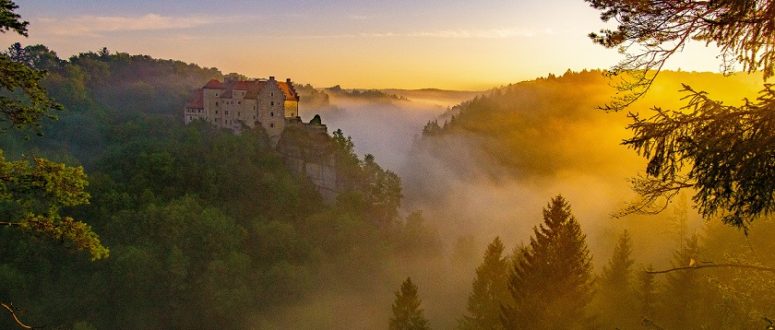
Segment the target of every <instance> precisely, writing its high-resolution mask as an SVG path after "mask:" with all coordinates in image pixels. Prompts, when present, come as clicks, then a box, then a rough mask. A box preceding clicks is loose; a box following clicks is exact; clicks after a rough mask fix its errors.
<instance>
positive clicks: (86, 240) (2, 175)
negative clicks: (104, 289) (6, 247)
mask: <svg viewBox="0 0 775 330" xmlns="http://www.w3.org/2000/svg"><path fill="white" fill-rule="evenodd" d="M16 8H17V6H16V5H15V4H14V3H13V2H12V1H2V2H0V31H2V32H5V31H8V30H14V31H16V32H17V33H19V34H22V35H25V36H26V34H27V22H22V21H20V19H21V18H20V16H19V15H18V14H16V13H14V12H13V10H15V9H16ZM17 55H18V54H17ZM44 74H45V72H44V71H40V70H37V69H35V68H34V67H32V66H30V64H29V63H26V62H17V61H14V60H13V59H12V58H11V57H9V56H8V55H6V54H0V85H2V88H3V89H4V90H5V92H7V93H4V94H5V95H6V96H2V95H0V111H1V112H2V113H3V114H4V116H5V118H6V119H5V121H7V122H9V123H10V124H12V125H13V126H15V127H17V128H22V127H25V126H29V125H36V124H38V122H39V121H40V119H41V117H43V116H45V115H47V114H48V112H49V111H50V110H52V109H61V108H62V106H61V105H59V104H57V103H55V102H54V101H53V100H52V99H50V98H49V97H48V95H47V94H46V91H45V89H44V88H43V87H41V85H40V79H42V78H43V76H44ZM17 90H21V94H19V93H17ZM7 95H10V96H7ZM32 162H33V165H30V163H29V162H28V161H25V160H22V161H8V160H6V159H5V156H4V154H3V152H2V151H0V206H1V207H0V213H2V214H3V215H4V217H6V219H7V220H5V221H2V222H0V225H4V226H7V227H16V228H20V229H22V230H24V231H28V232H31V233H33V234H35V235H40V236H44V237H49V238H52V239H54V240H57V241H63V242H68V243H69V244H72V245H73V246H74V247H75V248H76V249H78V250H85V251H87V252H89V253H90V254H91V256H92V259H101V258H104V257H107V256H108V249H107V248H105V247H104V246H102V244H101V243H100V241H99V238H98V237H97V234H95V233H94V232H93V231H92V230H91V227H89V225H87V224H85V223H83V222H80V221H76V220H75V219H73V218H72V217H69V216H64V217H63V216H62V215H60V211H61V209H62V207H72V206H77V205H82V204H86V203H88V202H89V194H88V193H86V192H85V191H84V190H85V186H86V175H85V174H84V171H83V168H81V167H69V166H66V165H64V164H60V163H56V162H52V161H49V160H47V159H44V158H40V157H33V158H32Z"/></svg>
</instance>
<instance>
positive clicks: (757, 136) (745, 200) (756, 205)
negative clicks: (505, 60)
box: [586, 0, 775, 229]
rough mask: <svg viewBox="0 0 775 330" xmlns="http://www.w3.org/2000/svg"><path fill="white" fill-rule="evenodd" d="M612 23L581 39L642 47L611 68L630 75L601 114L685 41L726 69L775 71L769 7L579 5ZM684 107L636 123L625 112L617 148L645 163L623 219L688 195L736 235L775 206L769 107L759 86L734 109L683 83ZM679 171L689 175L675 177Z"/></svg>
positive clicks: (620, 104) (619, 104) (647, 83)
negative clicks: (719, 59)
mask: <svg viewBox="0 0 775 330" xmlns="http://www.w3.org/2000/svg"><path fill="white" fill-rule="evenodd" d="M586 1H587V2H588V3H590V5H592V6H593V7H594V8H595V9H598V10H600V11H602V14H601V19H602V20H603V21H608V20H611V19H614V20H616V21H617V22H618V24H619V25H618V28H617V29H616V30H603V31H601V34H595V33H592V34H590V37H591V38H592V39H593V41H594V42H596V43H598V44H601V45H603V46H605V47H622V52H626V51H627V50H628V49H629V48H631V47H633V46H640V47H642V51H639V52H636V53H635V54H631V53H627V56H626V58H625V59H624V60H623V61H622V62H621V63H619V64H618V65H617V66H615V67H614V68H613V69H612V73H613V74H620V73H624V74H625V75H629V77H625V78H624V79H623V83H622V84H621V85H619V87H618V88H619V91H620V92H624V95H620V96H619V97H618V98H615V99H614V102H613V103H612V104H610V105H607V106H605V107H604V109H606V110H615V111H618V110H622V109H624V108H626V107H628V106H629V105H631V104H632V103H633V102H635V101H636V100H638V99H639V98H641V97H642V96H643V95H645V93H646V92H647V91H648V90H649V88H650V87H651V85H652V83H653V82H654V79H656V76H657V75H658V74H659V72H660V71H661V69H662V67H663V65H664V64H665V62H666V61H667V60H668V59H669V58H670V56H672V55H673V54H675V53H676V52H678V51H680V50H681V49H683V47H684V45H685V44H686V42H687V41H689V40H690V39H695V40H699V41H704V42H705V43H706V44H711V43H715V44H716V45H717V46H718V47H719V48H720V50H721V55H722V56H723V58H724V62H723V64H724V67H725V71H726V72H729V71H731V68H732V66H733V65H734V64H735V63H740V64H742V65H743V70H744V71H746V72H748V73H752V72H757V71H761V72H762V75H763V78H764V80H765V81H766V80H767V79H768V78H770V77H772V76H773V74H775V38H773V36H775V25H773V24H772V22H773V21H775V1H771V0H740V1H737V0H730V1H705V2H703V1H676V0H670V1H658V0H653V1H641V2H639V1H622V0H586ZM684 91H685V92H686V93H687V96H686V97H685V98H684V99H685V100H687V102H688V104H687V105H686V106H685V107H684V108H683V109H682V110H683V111H666V110H663V109H662V108H660V107H655V108H654V109H653V110H654V112H655V114H654V115H653V116H652V117H650V118H648V119H642V118H640V117H639V116H638V115H637V114H634V115H631V117H632V119H633V121H634V122H633V123H632V124H631V125H629V128H630V129H631V130H632V131H633V137H632V138H630V139H627V140H626V141H625V142H624V143H625V144H626V145H629V146H630V147H632V148H633V149H635V150H636V151H637V152H638V153H639V154H641V155H642V156H644V157H645V158H648V159H649V164H648V166H647V168H646V176H645V177H641V178H636V179H633V186H634V188H635V190H636V191H637V192H638V193H640V194H641V195H642V199H641V200H640V201H638V202H636V203H634V204H633V205H631V206H630V207H629V208H628V209H627V210H625V211H624V213H632V212H645V213H653V212H655V207H656V211H659V206H655V203H656V204H658V203H659V202H660V201H662V200H667V201H669V200H670V199H671V198H672V197H674V196H675V195H676V194H677V192H678V191H680V190H682V189H686V188H693V189H694V190H695V191H696V194H695V195H694V197H693V199H694V201H695V202H696V203H697V204H698V205H699V208H700V211H701V213H702V214H703V216H705V217H706V218H707V217H711V216H713V215H716V214H717V213H721V214H722V216H723V218H722V220H723V221H724V223H727V224H729V225H732V226H736V227H738V228H743V229H746V228H747V224H748V223H750V222H751V221H753V220H754V219H755V218H756V217H757V216H760V215H767V214H770V213H771V212H772V211H773V208H774V207H775V193H774V191H773V182H774V181H773V180H775V179H774V178H773V177H775V172H773V171H772V168H773V164H775V154H773V152H772V150H773V134H774V133H773V132H775V130H773V113H775V102H773V92H772V87H771V86H770V85H767V84H765V86H764V88H763V89H762V91H761V96H760V97H759V98H758V99H757V100H756V101H750V100H746V101H745V104H744V105H743V106H740V107H735V106H726V105H722V104H721V102H718V101H714V100H713V99H711V98H710V97H708V95H707V93H704V92H699V91H695V90H694V89H692V88H691V87H689V86H688V85H684ZM684 168H688V170H684Z"/></svg>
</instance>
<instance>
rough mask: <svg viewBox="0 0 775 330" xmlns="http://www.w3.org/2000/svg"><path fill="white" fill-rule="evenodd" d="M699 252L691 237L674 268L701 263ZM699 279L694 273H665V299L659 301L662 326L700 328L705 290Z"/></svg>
mask: <svg viewBox="0 0 775 330" xmlns="http://www.w3.org/2000/svg"><path fill="white" fill-rule="evenodd" d="M699 250H700V249H699V242H698V240H697V237H696V236H692V237H691V238H689V239H688V240H687V242H686V245H685V246H684V247H683V248H681V249H679V250H678V251H676V253H675V255H674V257H673V267H686V266H693V265H696V264H698V263H700V262H701V261H700V260H699V257H698V254H699ZM700 276H701V274H698V273H697V272H694V271H683V272H672V273H670V274H667V282H666V284H665V291H664V297H662V299H661V301H662V302H663V304H662V306H661V307H662V316H663V317H662V318H663V319H664V320H665V322H664V323H665V326H669V327H670V328H671V329H689V328H700V326H699V325H700V323H702V322H703V320H702V317H701V316H700V312H701V310H702V309H704V308H703V301H702V297H703V295H704V294H705V293H706V292H705V290H706V289H707V287H706V286H704V285H703V284H704V283H702V279H701V277H700ZM705 308H707V307H705Z"/></svg>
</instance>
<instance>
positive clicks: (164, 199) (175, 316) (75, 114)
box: [0, 46, 438, 329]
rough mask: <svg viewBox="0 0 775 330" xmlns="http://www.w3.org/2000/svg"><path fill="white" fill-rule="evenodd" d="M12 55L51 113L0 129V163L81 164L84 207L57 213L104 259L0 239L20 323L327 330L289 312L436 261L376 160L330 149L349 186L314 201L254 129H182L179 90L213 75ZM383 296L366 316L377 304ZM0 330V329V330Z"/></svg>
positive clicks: (431, 244)
mask: <svg viewBox="0 0 775 330" xmlns="http://www.w3.org/2000/svg"><path fill="white" fill-rule="evenodd" d="M9 55H11V57H12V58H13V59H14V60H15V61H24V62H27V63H29V64H30V65H32V66H35V67H37V68H40V69H45V70H47V71H48V74H47V76H46V77H45V78H44V80H43V81H42V83H43V85H44V86H45V87H46V88H47V89H48V91H49V93H50V95H51V96H52V97H53V98H54V99H55V100H56V101H58V102H60V103H62V105H63V106H64V110H63V111H61V112H59V113H57V115H58V117H59V118H58V120H45V121H44V122H43V123H42V126H41V127H40V128H38V129H32V130H26V131H21V132H18V131H16V130H8V131H6V132H5V133H4V134H2V135H0V149H2V150H3V151H4V152H5V154H6V157H7V158H10V159H27V160H30V157H33V156H42V157H46V158H49V159H56V160H60V161H63V162H66V163H68V164H74V165H78V164H83V165H84V166H85V168H86V172H87V175H88V179H89V184H88V187H87V190H88V192H89V193H90V195H91V200H90V203H89V205H86V206H83V207H79V208H76V209H72V210H67V212H68V213H71V214H73V215H74V216H76V217H77V218H78V219H83V220H84V221H85V222H87V223H88V224H90V225H91V226H92V227H93V228H94V231H95V232H96V233H97V234H98V235H99V236H100V238H101V240H102V242H103V243H104V244H105V245H106V246H107V247H108V248H109V249H110V257H109V258H107V259H106V260H101V261H97V262H90V261H89V259H88V256H87V255H84V254H79V253H75V252H73V251H71V249H69V248H68V246H66V245H63V244H62V243H60V242H55V241H50V240H46V239H43V238H37V237H35V236H32V235H19V234H18V232H16V231H14V230H12V229H7V228H5V227H3V228H0V300H2V301H8V302H13V303H14V305H15V306H17V307H18V308H20V309H23V310H24V315H23V316H24V319H25V321H27V322H29V323H31V324H33V325H36V326H37V325H45V326H47V327H52V328H68V329H69V328H76V329H94V328H97V329H193V328H203V329H251V328H303V327H310V326H311V327H314V328H321V327H322V328H326V327H333V326H334V325H333V323H331V324H329V323H326V322H334V320H329V319H327V318H321V317H320V315H321V314H319V313H316V312H314V311H310V312H309V313H307V314H305V313H299V312H295V313H290V312H286V311H289V310H292V309H294V308H296V309H298V308H300V307H298V306H304V305H306V304H309V303H310V302H309V300H308V299H307V298H308V297H310V296H312V295H314V294H316V293H320V292H325V293H326V294H337V292H341V291H347V290H355V288H362V287H369V288H373V287H374V286H375V283H376V282H380V281H390V282H391V283H392V282H397V281H398V279H395V280H393V277H400V276H403V274H400V275H392V273H388V269H389V265H391V264H396V263H401V262H399V261H396V260H400V258H401V256H404V255H405V256H418V255H424V254H426V253H429V252H428V251H435V250H437V244H438V240H437V239H436V238H435V236H433V234H432V233H430V232H429V231H428V230H427V229H426V228H425V227H424V225H423V224H422V223H423V221H422V216H421V215H419V214H415V215H413V216H411V217H409V218H408V219H406V220H405V219H403V218H400V217H399V216H398V215H397V214H398V207H399V205H400V202H401V186H400V182H399V181H398V180H397V177H395V175H392V174H391V173H389V172H387V171H385V170H383V169H382V168H381V167H380V166H379V165H378V163H377V161H376V160H375V159H374V157H365V158H364V159H360V158H358V157H357V156H356V155H355V154H354V152H353V142H352V141H350V140H348V139H347V138H346V136H345V135H343V134H337V135H335V136H334V137H333V139H334V142H335V144H336V146H337V149H336V151H335V152H336V153H337V157H339V158H340V159H342V160H343V161H342V164H343V166H347V169H346V171H347V173H348V174H349V175H351V176H352V180H354V181H355V182H354V184H353V187H354V188H353V189H352V190H351V191H348V192H345V193H343V194H342V195H341V196H340V198H339V199H338V201H337V202H336V203H335V204H333V205H327V204H324V203H322V202H321V198H320V196H319V194H318V193H317V192H316V191H315V190H314V188H313V186H312V185H311V184H310V183H309V182H308V181H306V179H305V178H300V177H294V176H293V175H291V174H290V173H289V172H288V170H287V169H286V168H285V166H284V164H283V162H282V159H281V158H280V157H279V155H278V154H277V153H276V152H275V151H274V150H272V148H270V147H269V145H268V143H267V139H266V136H265V134H263V133H262V132H261V131H260V130H256V131H246V132H244V133H243V134H241V135H234V134H232V133H231V132H229V131H224V130H217V129H214V128H212V127H210V126H208V125H206V124H204V123H200V124H193V125H188V126H185V125H183V121H182V109H183V105H184V104H185V101H186V99H187V98H188V97H189V95H190V92H191V91H192V89H194V88H198V87H200V86H201V85H202V84H203V82H206V81H207V80H208V79H210V78H222V74H221V73H220V72H219V71H218V70H216V69H208V68H201V67H198V66H196V65H191V64H185V63H182V62H179V61H169V60H158V59H153V58H151V57H148V56H140V55H128V54H125V53H109V52H108V51H107V50H103V51H101V52H98V53H92V52H90V53H83V54H80V55H77V56H74V57H71V58H70V59H68V60H62V59H59V58H58V57H57V56H56V54H55V53H54V52H52V51H50V50H48V49H47V48H45V47H43V46H29V47H25V48H21V47H12V49H11V50H10V51H9ZM37 133H40V134H41V135H42V136H37ZM3 210H5V208H4V209H3ZM3 212H5V211H3ZM0 213H2V212H0ZM3 216H8V214H3ZM375 241H378V242H379V244H375V243H374V242H375ZM356 265H357V266H356ZM379 287H380V288H382V287H383V286H379ZM390 289H391V288H390V287H389V286H384V291H385V292H383V294H381V295H380V298H379V299H377V306H379V308H381V307H382V306H384V305H389V300H390V299H391V297H392V296H391V293H390ZM369 291H370V292H373V290H369ZM302 310H304V308H302ZM387 312H388V311H387V310H385V311H384V312H383V311H380V312H379V313H384V314H385V315H386V314H387ZM332 313H333V312H330V313H329V312H325V313H322V314H325V315H328V314H332ZM385 318H386V316H385ZM10 322H11V321H10V320H9V319H8V318H0V329H9V328H13V327H14V325H13V324H12V323H10ZM336 322H345V323H347V324H350V323H352V322H363V320H362V319H361V318H359V317H358V316H357V315H353V316H352V317H351V318H350V319H348V320H345V319H342V318H339V319H337V320H336ZM348 322H349V323H348ZM375 322H376V324H382V323H384V321H383V320H382V319H379V320H376V321H375ZM356 327H358V326H356ZM367 327H373V325H371V324H368V325H367Z"/></svg>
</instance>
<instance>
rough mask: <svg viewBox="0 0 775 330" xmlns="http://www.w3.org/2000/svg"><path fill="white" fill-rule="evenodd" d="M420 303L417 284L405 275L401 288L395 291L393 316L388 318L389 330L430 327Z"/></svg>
mask: <svg viewBox="0 0 775 330" xmlns="http://www.w3.org/2000/svg"><path fill="white" fill-rule="evenodd" d="M420 303H421V301H420V297H419V296H418V295H417V286H416V285H414V283H412V279H411V278H409V277H407V278H406V281H404V283H402V284H401V289H400V290H399V291H396V300H395V301H394V302H393V317H391V318H390V330H424V329H430V327H429V326H428V320H426V319H425V316H423V310H422V309H421V308H420Z"/></svg>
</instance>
